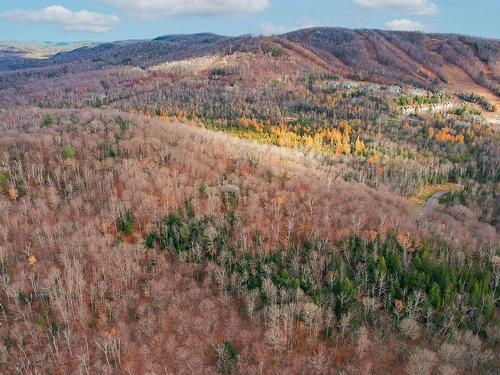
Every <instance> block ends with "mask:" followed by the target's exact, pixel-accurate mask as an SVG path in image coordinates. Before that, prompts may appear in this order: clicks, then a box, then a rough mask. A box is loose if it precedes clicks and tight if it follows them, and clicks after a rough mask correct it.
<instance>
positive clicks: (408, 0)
mask: <svg viewBox="0 0 500 375" xmlns="http://www.w3.org/2000/svg"><path fill="white" fill-rule="evenodd" d="M354 2H355V3H356V4H358V5H359V6H361V7H363V8H367V9H372V10H391V11H397V12H400V13H402V14H408V15H415V16H429V15H432V14H436V13H437V12H438V10H439V8H438V6H437V4H436V3H434V2H433V1H431V0H354Z"/></svg>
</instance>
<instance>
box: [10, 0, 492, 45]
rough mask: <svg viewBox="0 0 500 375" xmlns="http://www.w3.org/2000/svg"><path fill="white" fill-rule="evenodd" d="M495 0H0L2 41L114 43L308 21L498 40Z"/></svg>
mask: <svg viewBox="0 0 500 375" xmlns="http://www.w3.org/2000/svg"><path fill="white" fill-rule="evenodd" d="M499 15H500V0H307V1H303V0H89V1H77V0H0V40H10V41H13V40H18V41H39V42H42V41H52V42H70V41H112V40H126V39H148V38H154V37H157V36H160V35H165V34H184V33H197V32H212V33H217V34H222V35H241V34H254V35H259V34H264V35H271V34H281V33H285V32H287V31H291V30H294V29H299V28H304V27H312V26H335V27H348V28H375V29H386V30H410V31H413V30H420V31H428V32H440V33H460V34H468V35H474V36H483V37H489V38H497V39H500V25H499V21H498V19H499Z"/></svg>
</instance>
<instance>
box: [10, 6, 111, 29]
mask: <svg viewBox="0 0 500 375" xmlns="http://www.w3.org/2000/svg"><path fill="white" fill-rule="evenodd" d="M0 16H2V17H3V18H8V19H11V20H14V21H28V22H50V23H54V24H57V25H59V26H60V27H61V29H62V30H63V31H68V32H91V33H103V32H106V31H108V30H109V29H111V28H112V27H113V26H115V25H117V24H118V22H120V19H119V18H118V17H117V16H115V15H107V14H102V13H96V12H89V11H87V10H80V11H78V12H73V11H71V10H69V9H66V8H64V7H62V6H60V5H52V6H49V7H46V8H43V9H40V10H22V9H19V10H12V11H7V12H3V13H0Z"/></svg>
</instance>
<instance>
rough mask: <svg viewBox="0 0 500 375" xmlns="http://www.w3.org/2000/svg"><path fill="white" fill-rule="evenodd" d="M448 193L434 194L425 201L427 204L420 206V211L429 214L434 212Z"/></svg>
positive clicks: (446, 191)
mask: <svg viewBox="0 0 500 375" xmlns="http://www.w3.org/2000/svg"><path fill="white" fill-rule="evenodd" d="M448 193H449V191H448V190H445V191H439V192H437V193H436V194H434V195H432V196H431V197H430V198H429V199H427V202H425V203H424V204H423V205H422V208H421V211H422V212H430V211H433V210H435V209H436V208H437V207H438V206H439V200H440V199H441V198H442V197H444V196H445V195H446V194H448Z"/></svg>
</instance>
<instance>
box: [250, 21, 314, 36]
mask: <svg viewBox="0 0 500 375" xmlns="http://www.w3.org/2000/svg"><path fill="white" fill-rule="evenodd" d="M316 26H318V25H317V24H316V23H315V22H314V21H313V20H311V19H309V18H304V19H302V20H301V21H300V22H299V23H298V24H297V25H295V26H292V27H289V26H283V25H276V24H273V23H269V22H264V23H261V24H260V26H259V29H260V32H261V33H262V34H264V35H280V34H285V33H288V32H290V31H295V30H299V29H307V28H310V27H316Z"/></svg>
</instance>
